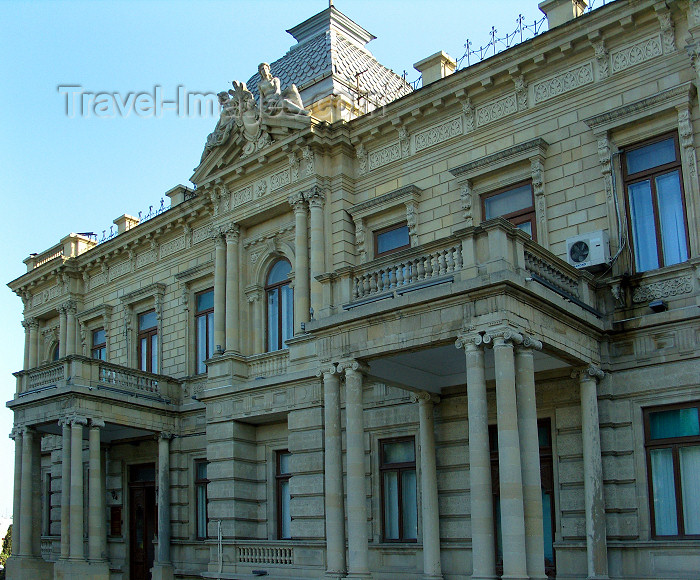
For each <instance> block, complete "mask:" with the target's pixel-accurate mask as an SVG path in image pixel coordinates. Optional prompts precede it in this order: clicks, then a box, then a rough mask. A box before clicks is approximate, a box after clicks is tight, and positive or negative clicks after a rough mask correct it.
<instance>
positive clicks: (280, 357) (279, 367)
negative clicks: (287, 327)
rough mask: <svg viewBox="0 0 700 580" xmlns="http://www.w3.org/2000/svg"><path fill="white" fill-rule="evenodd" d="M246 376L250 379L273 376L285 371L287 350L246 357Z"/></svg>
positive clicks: (287, 356) (287, 359)
mask: <svg viewBox="0 0 700 580" xmlns="http://www.w3.org/2000/svg"><path fill="white" fill-rule="evenodd" d="M247 360H248V376H249V378H251V379H256V378H262V377H274V376H277V375H283V374H284V373H286V372H287V364H288V363H289V351H288V350H287V349H285V350H277V351H274V352H266V353H264V354H256V355H253V356H249V357H247Z"/></svg>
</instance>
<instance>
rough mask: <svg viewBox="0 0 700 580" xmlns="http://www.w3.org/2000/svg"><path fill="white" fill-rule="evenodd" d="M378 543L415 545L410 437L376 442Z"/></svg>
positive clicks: (413, 458)
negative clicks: (378, 460) (377, 451)
mask: <svg viewBox="0 0 700 580" xmlns="http://www.w3.org/2000/svg"><path fill="white" fill-rule="evenodd" d="M379 457H380V463H379V472H380V476H381V502H382V540H383V541H384V542H415V541H416V540H417V539H418V499H417V488H416V444H415V440H414V438H413V437H404V438H401V439H385V440H383V441H380V442H379Z"/></svg>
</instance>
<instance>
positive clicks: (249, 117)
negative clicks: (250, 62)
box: [201, 62, 309, 161]
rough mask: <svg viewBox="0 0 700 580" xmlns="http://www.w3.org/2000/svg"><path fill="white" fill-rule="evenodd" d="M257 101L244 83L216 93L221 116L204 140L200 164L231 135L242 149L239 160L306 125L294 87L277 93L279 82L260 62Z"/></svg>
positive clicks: (307, 121)
mask: <svg viewBox="0 0 700 580" xmlns="http://www.w3.org/2000/svg"><path fill="white" fill-rule="evenodd" d="M258 72H259V73H260V82H259V83H258V91H259V92H260V99H259V100H258V102H256V101H255V97H254V96H253V93H251V92H250V91H249V90H248V87H247V86H246V84H245V83H243V82H239V81H233V83H232V84H233V89H229V90H228V92H226V91H222V92H220V93H218V94H217V97H218V98H219V107H220V108H221V116H220V118H219V122H218V123H217V124H216V128H215V129H214V132H213V133H210V134H209V136H208V137H207V142H206V144H205V146H204V152H203V153H202V159H201V161H204V159H205V158H206V157H207V156H208V155H209V153H211V152H212V151H213V150H214V149H216V148H217V147H220V146H221V145H224V144H225V143H227V142H228V140H229V137H230V136H231V135H234V136H235V138H236V139H237V140H238V141H240V143H241V144H242V146H243V151H242V153H241V156H242V157H247V156H249V155H252V154H253V153H255V152H257V151H260V150H261V149H264V148H265V147H267V146H268V145H269V144H270V143H272V141H273V137H274V136H275V135H276V134H284V133H286V131H287V130H288V129H301V128H303V127H305V126H307V125H308V123H309V112H308V111H307V110H306V109H304V104H303V103H302V101H301V96H300V95H299V91H298V90H297V88H296V86H295V85H290V86H289V87H287V88H286V89H285V90H284V91H282V90H281V86H280V80H279V78H277V77H274V76H272V74H271V72H270V65H269V64H267V63H265V62H263V63H261V64H260V66H259V67H258Z"/></svg>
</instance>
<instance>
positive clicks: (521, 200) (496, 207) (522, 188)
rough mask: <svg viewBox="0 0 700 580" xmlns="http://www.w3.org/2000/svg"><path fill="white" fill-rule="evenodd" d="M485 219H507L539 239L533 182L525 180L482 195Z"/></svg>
mask: <svg viewBox="0 0 700 580" xmlns="http://www.w3.org/2000/svg"><path fill="white" fill-rule="evenodd" d="M481 204H482V212H483V216H484V220H490V219H492V218H495V217H502V218H505V219H507V220H508V221H509V222H510V223H512V224H513V225H514V226H515V227H516V228H518V229H521V230H523V231H524V232H526V233H527V234H528V235H529V236H530V237H531V238H532V239H533V240H536V239H537V228H536V226H535V198H534V196H533V193H532V183H531V182H530V181H525V182H522V183H518V184H516V185H510V186H508V187H507V188H505V189H499V190H498V191H494V192H492V193H488V194H486V195H483V196H482V197H481Z"/></svg>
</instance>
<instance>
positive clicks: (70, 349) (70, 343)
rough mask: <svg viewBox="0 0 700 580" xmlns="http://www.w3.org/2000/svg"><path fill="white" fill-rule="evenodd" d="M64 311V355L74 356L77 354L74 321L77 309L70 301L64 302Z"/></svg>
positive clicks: (75, 324) (75, 323)
mask: <svg viewBox="0 0 700 580" xmlns="http://www.w3.org/2000/svg"><path fill="white" fill-rule="evenodd" d="M65 310H66V350H65V354H66V355H71V354H75V353H76V352H77V349H76V341H77V322H76V319H75V313H76V310H77V308H76V304H75V302H73V301H72V300H71V301H68V302H66V305H65Z"/></svg>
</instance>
